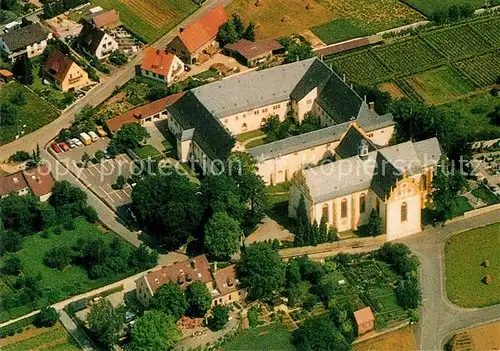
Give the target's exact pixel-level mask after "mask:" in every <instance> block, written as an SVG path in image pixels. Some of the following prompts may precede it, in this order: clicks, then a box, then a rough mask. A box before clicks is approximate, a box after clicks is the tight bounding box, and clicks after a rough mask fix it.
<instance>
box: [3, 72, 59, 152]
mask: <svg viewBox="0 0 500 351" xmlns="http://www.w3.org/2000/svg"><path fill="white" fill-rule="evenodd" d="M18 93H22V94H23V95H24V96H25V97H26V104H25V105H21V106H15V109H16V110H17V117H16V118H15V120H14V121H13V122H12V123H10V124H5V123H4V122H1V121H0V123H1V124H0V126H1V128H0V145H1V144H5V143H8V142H10V141H12V140H14V139H15V138H16V135H19V136H21V135H23V134H22V132H24V134H28V133H31V132H33V131H35V130H37V129H39V128H40V127H42V126H44V125H46V124H47V123H50V122H52V121H53V120H55V119H56V118H57V117H58V116H59V111H57V110H56V109H55V108H54V107H52V106H50V105H49V104H48V103H47V102H45V101H43V100H42V99H40V98H39V97H38V96H36V95H35V94H33V93H32V92H31V91H29V90H28V89H26V88H25V87H24V86H22V85H21V84H19V83H17V82H10V83H8V84H5V85H3V86H2V88H1V89H0V104H6V103H10V102H9V100H10V98H11V96H13V95H15V94H18ZM24 126H26V127H24ZM5 156H9V155H5Z"/></svg>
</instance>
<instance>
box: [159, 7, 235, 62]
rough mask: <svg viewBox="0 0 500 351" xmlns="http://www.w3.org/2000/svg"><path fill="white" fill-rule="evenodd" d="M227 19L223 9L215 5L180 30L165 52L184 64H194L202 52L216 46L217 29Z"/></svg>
mask: <svg viewBox="0 0 500 351" xmlns="http://www.w3.org/2000/svg"><path fill="white" fill-rule="evenodd" d="M228 19H229V18H228V16H227V13H226V11H225V10H224V7H223V6H222V5H217V7H215V8H214V9H212V10H210V11H209V12H208V13H206V14H205V15H203V16H202V17H201V18H200V19H199V20H197V21H196V22H194V23H192V24H191V25H189V26H187V27H186V28H181V31H180V33H179V34H178V35H177V36H176V37H175V38H174V39H173V40H172V41H171V42H170V43H169V44H168V45H167V51H169V52H171V53H172V54H174V55H177V56H178V57H179V58H180V59H181V60H183V61H184V62H186V63H191V64H192V63H194V62H196V60H197V58H198V56H199V55H200V54H201V53H203V51H204V50H207V49H208V48H209V47H211V46H214V45H216V42H215V37H216V36H217V32H218V31H219V27H220V26H221V25H222V24H224V23H225V22H227V20H228Z"/></svg>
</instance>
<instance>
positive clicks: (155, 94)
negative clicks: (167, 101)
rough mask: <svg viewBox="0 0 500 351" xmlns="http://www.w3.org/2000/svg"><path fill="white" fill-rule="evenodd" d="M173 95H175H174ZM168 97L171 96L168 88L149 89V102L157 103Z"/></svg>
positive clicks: (156, 87)
mask: <svg viewBox="0 0 500 351" xmlns="http://www.w3.org/2000/svg"><path fill="white" fill-rule="evenodd" d="M171 87H172V86H171ZM177 93H180V91H177ZM172 94H174V93H172ZM167 95H169V90H168V88H167V87H164V86H155V87H153V88H151V89H149V93H148V100H149V101H156V100H159V99H161V98H164V97H165V96H167Z"/></svg>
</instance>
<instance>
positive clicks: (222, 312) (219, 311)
mask: <svg viewBox="0 0 500 351" xmlns="http://www.w3.org/2000/svg"><path fill="white" fill-rule="evenodd" d="M228 320H229V308H227V307H226V306H222V305H217V306H215V307H214V308H213V309H212V315H211V316H210V317H209V318H208V327H209V328H210V330H212V331H217V330H221V329H223V328H224V327H225V326H226V324H227V321H228Z"/></svg>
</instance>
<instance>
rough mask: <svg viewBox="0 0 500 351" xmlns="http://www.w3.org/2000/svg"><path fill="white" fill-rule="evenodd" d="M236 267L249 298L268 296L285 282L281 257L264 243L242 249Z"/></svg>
mask: <svg viewBox="0 0 500 351" xmlns="http://www.w3.org/2000/svg"><path fill="white" fill-rule="evenodd" d="M236 268H237V274H238V277H239V279H240V281H241V283H242V284H243V285H244V286H246V287H248V294H249V298H251V299H260V298H266V297H270V296H271V295H272V294H273V293H275V292H277V291H278V290H279V289H281V288H282V287H283V285H284V284H285V266H284V264H283V262H282V261H281V257H280V256H279V254H278V252H277V251H274V250H273V249H272V248H271V246H269V245H268V244H266V243H257V244H252V245H250V246H248V247H247V248H246V249H245V250H243V251H242V255H241V260H240V261H239V262H238V264H237V266H236Z"/></svg>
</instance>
